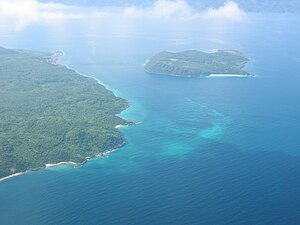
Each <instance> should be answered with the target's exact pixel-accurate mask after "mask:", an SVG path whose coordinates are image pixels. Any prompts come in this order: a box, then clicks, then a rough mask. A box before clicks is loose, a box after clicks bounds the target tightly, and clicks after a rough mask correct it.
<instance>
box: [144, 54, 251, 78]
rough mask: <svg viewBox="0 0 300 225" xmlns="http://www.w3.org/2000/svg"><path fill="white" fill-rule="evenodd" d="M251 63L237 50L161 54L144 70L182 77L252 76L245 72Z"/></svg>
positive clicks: (151, 60) (148, 61)
mask: <svg viewBox="0 0 300 225" xmlns="http://www.w3.org/2000/svg"><path fill="white" fill-rule="evenodd" d="M248 61H249V59H248V58H246V57H244V56H243V55H242V54H241V53H240V52H238V51H236V50H218V51H217V52H213V53H206V52H201V51H196V50H188V51H183V52H177V53H173V52H166V51H165V52H160V53H158V54H156V55H154V56H152V57H151V58H150V59H148V60H147V61H146V63H145V64H144V70H145V71H146V72H147V73H151V74H161V75H170V76H181V77H198V76H218V77H220V76H224V77H225V76H243V77H244V76H251V75H250V74H249V73H248V72H246V71H245V70H244V66H245V64H246V63H247V62H248Z"/></svg>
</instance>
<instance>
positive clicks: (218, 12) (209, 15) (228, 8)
mask: <svg viewBox="0 0 300 225" xmlns="http://www.w3.org/2000/svg"><path fill="white" fill-rule="evenodd" d="M204 17H205V18H206V19H229V20H241V19H242V18H243V17H244V12H243V11H242V10H241V9H240V8H239V6H238V4H237V3H235V2H232V1H229V2H227V3H225V4H224V5H223V6H221V7H220V8H216V9H214V8H210V9H208V10H207V12H205V13H204Z"/></svg>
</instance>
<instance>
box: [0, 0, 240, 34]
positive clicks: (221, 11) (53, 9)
mask: <svg viewBox="0 0 300 225" xmlns="http://www.w3.org/2000/svg"><path fill="white" fill-rule="evenodd" d="M243 14H244V13H243V11H242V10H241V9H240V8H239V7H238V5H237V4H236V3H234V2H228V3H226V4H225V5H224V6H222V7H220V8H216V9H208V10H207V11H198V12H197V11H195V10H194V9H193V8H192V7H191V6H190V5H189V4H188V3H187V2H186V1H185V0H157V1H156V2H155V3H154V4H153V5H152V6H150V7H146V8H141V7H136V6H127V7H124V8H114V9H111V10H107V9H106V10H104V9H101V8H89V7H76V6H69V5H63V4H58V3H52V2H49V3H41V2H38V0H0V25H1V24H3V23H6V25H7V24H8V23H9V25H10V26H14V28H15V29H16V30H21V29H23V28H25V27H26V26H28V25H30V24H32V23H51V22H57V21H58V20H74V19H91V18H92V19H94V18H105V17H107V19H109V18H114V19H115V18H120V19H122V20H124V19H127V18H139V19H141V18H142V19H144V18H150V19H153V18H154V19H156V18H157V19H163V18H171V19H176V20H178V19H180V20H184V19H195V18H201V19H203V18H204V19H214V20H218V19H222V20H223V19H229V20H241V18H242V17H243Z"/></svg>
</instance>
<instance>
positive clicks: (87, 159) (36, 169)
mask: <svg viewBox="0 0 300 225" xmlns="http://www.w3.org/2000/svg"><path fill="white" fill-rule="evenodd" d="M128 126H129V125H128ZM124 145H126V142H125V141H123V142H122V143H121V144H118V145H116V146H115V147H113V148H110V149H107V150H104V151H102V152H100V153H98V154H95V155H94V156H87V157H85V159H84V160H83V161H82V162H81V163H76V162H72V161H69V162H58V163H47V164H45V165H44V166H43V167H38V168H35V169H28V170H26V171H24V172H18V173H14V174H11V175H9V176H6V177H2V178H0V183H1V182H2V181H5V180H8V179H11V178H13V177H17V176H20V175H23V174H25V173H29V172H34V171H39V170H44V169H47V168H51V167H55V166H61V165H74V166H73V168H78V167H81V166H83V165H84V164H85V163H86V162H87V161H89V160H91V159H94V158H97V157H101V158H107V157H108V154H110V153H112V152H115V151H117V150H118V149H119V148H121V147H123V146H124Z"/></svg>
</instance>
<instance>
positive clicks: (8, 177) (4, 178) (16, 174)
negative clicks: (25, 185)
mask: <svg viewBox="0 0 300 225" xmlns="http://www.w3.org/2000/svg"><path fill="white" fill-rule="evenodd" d="M24 173H26V172H24ZM21 174H23V173H15V174H12V175H9V176H7V177H2V178H0V182H1V181H4V180H7V179H10V178H13V177H16V176H19V175H21Z"/></svg>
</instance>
